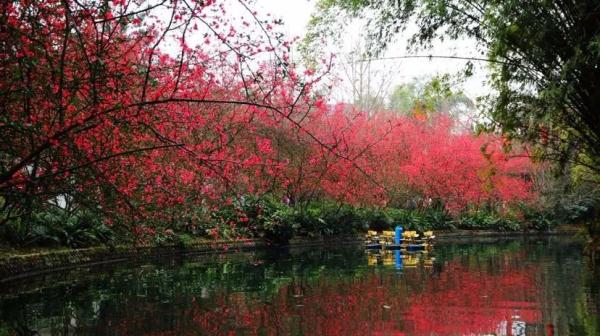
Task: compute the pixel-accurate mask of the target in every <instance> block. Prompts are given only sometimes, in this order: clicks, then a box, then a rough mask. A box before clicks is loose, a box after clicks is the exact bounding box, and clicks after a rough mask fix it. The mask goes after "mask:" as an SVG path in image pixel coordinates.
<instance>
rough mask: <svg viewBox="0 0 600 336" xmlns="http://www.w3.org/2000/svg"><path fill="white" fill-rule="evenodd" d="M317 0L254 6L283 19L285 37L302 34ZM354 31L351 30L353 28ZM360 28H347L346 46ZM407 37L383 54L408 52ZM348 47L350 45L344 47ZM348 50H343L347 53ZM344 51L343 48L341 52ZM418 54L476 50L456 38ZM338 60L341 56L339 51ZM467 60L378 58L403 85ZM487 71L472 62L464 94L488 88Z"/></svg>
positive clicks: (273, 0) (276, 0)
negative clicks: (471, 74) (384, 59)
mask: <svg viewBox="0 0 600 336" xmlns="http://www.w3.org/2000/svg"><path fill="white" fill-rule="evenodd" d="M315 3H316V0H257V1H256V6H255V7H256V9H257V10H258V11H259V12H261V13H265V14H266V13H271V14H272V15H273V16H274V17H279V18H281V19H283V21H284V26H283V30H284V31H286V32H287V34H288V36H290V37H293V36H299V37H303V36H304V33H305V31H306V25H307V23H308V20H309V18H310V15H311V13H312V12H313V10H314V6H315ZM352 30H354V31H352ZM359 31H360V27H358V29H349V33H348V35H347V37H346V38H345V40H344V45H345V46H351V45H354V44H355V43H356V41H358V40H359V39H360V36H359ZM406 37H407V36H398V42H399V43H396V44H395V45H392V46H391V47H390V48H389V50H388V51H387V53H386V55H385V56H388V57H389V56H400V55H407V52H406V43H405V41H406ZM347 49H349V48H347ZM347 51H348V50H346V52H347ZM342 52H344V51H342ZM419 54H421V55H455V56H475V57H477V56H479V57H481V55H478V54H477V53H476V51H475V45H474V43H473V42H470V41H458V42H457V41H455V42H445V43H439V44H438V45H436V46H435V47H434V49H433V50H431V51H425V52H421V53H419ZM338 59H339V60H341V59H343V57H342V55H341V54H340V55H339V57H338ZM465 62H466V61H462V60H449V59H432V60H429V59H402V60H393V61H389V60H388V61H378V62H377V63H378V64H381V66H386V71H387V72H389V73H390V75H391V76H393V78H392V83H393V84H402V83H407V82H410V81H411V79H413V78H415V77H431V76H433V75H436V74H443V73H456V72H457V71H460V70H462V69H464V65H465ZM487 74H488V72H487V70H486V68H485V64H482V63H481V62H479V64H477V62H476V64H475V69H474V76H473V77H471V78H470V79H469V80H468V81H467V82H466V83H465V84H464V86H463V91H464V92H465V94H466V95H467V96H469V97H470V98H472V99H474V98H476V97H478V96H482V95H485V94H487V93H488V92H489V90H490V88H489V87H488V86H487V85H485V83H484V82H485V79H486V76H487Z"/></svg>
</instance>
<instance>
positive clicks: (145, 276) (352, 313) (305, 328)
mask: <svg viewBox="0 0 600 336" xmlns="http://www.w3.org/2000/svg"><path fill="white" fill-rule="evenodd" d="M581 251H582V244H581V242H579V241H577V240H574V239H567V238H562V237H561V238H559V237H554V238H527V239H505V240H489V241H458V242H453V243H439V244H438V245H436V247H435V249H434V251H433V253H430V254H415V255H410V256H405V257H401V256H399V255H396V254H394V253H391V254H383V255H375V254H372V253H367V252H365V251H364V250H363V249H362V248H361V247H360V246H345V247H339V248H338V247H336V248H327V249H320V248H310V249H291V250H289V249H288V250H283V249H282V250H268V251H256V252H252V253H237V254H229V255H224V256H201V257H193V258H185V259H177V260H170V261H167V262H154V263H151V264H137V265H136V264H119V265H112V266H105V267H94V268H88V269H79V270H76V271H71V272H60V273H56V274H50V275H46V276H40V277H34V278H30V279H27V280H26V281H24V280H21V281H16V282H14V283H9V284H4V285H3V286H2V288H1V289H0V335H2V336H3V335H578V336H580V335H600V317H599V308H600V295H599V287H600V282H599V281H597V280H598V279H597V278H595V277H597V275H598V272H597V271H595V272H594V271H593V270H592V269H591V268H590V266H589V265H588V263H587V262H586V260H585V259H584V258H583V257H582V254H581Z"/></svg>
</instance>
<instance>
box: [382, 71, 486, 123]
mask: <svg viewBox="0 0 600 336" xmlns="http://www.w3.org/2000/svg"><path fill="white" fill-rule="evenodd" d="M457 86H458V84H457V83H455V82H454V81H453V80H452V77H451V76H450V75H448V74H444V75H437V76H434V77H432V78H415V79H413V80H412V81H410V82H408V83H406V84H400V85H397V86H396V87H394V89H393V90H392V91H391V93H390V95H389V98H388V106H387V107H388V109H389V110H392V111H396V112H397V113H402V114H416V113H428V114H429V113H445V114H448V115H450V116H451V117H452V118H453V119H454V120H456V121H457V123H459V124H461V125H460V126H461V128H465V129H470V128H471V125H472V124H471V122H472V120H473V113H474V111H475V103H474V102H473V101H472V100H471V99H470V98H469V97H467V96H466V95H465V94H464V93H463V92H462V91H461V90H457V89H456V87H457Z"/></svg>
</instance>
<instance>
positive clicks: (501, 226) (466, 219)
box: [458, 211, 524, 231]
mask: <svg viewBox="0 0 600 336" xmlns="http://www.w3.org/2000/svg"><path fill="white" fill-rule="evenodd" d="M458 227H459V228H461V229H467V230H496V231H518V230H522V229H523V228H524V227H523V223H522V222H519V221H517V220H514V219H512V218H509V217H503V216H499V215H498V214H496V213H494V212H491V211H473V212H466V213H463V214H462V215H461V216H460V217H459V219H458Z"/></svg>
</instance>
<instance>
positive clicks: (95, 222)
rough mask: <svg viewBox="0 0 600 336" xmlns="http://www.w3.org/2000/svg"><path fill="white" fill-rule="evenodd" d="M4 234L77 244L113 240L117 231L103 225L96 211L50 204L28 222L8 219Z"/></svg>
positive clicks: (38, 242)
mask: <svg viewBox="0 0 600 336" xmlns="http://www.w3.org/2000/svg"><path fill="white" fill-rule="evenodd" d="M2 236H3V237H4V239H5V240H7V241H10V242H12V243H16V244H21V245H28V246H32V245H35V246H68V247H73V248H78V247H89V246H96V245H102V244H110V243H112V241H113V238H114V231H113V230H111V229H110V228H109V227H107V226H106V225H104V224H103V223H102V221H101V219H100V217H99V215H98V214H96V213H92V212H90V211H78V212H75V213H69V212H68V211H66V210H64V209H61V208H59V207H50V208H48V209H46V210H44V211H39V212H36V213H34V214H33V216H32V218H31V220H30V222H28V223H27V225H25V224H23V223H22V222H21V221H13V222H9V223H7V224H6V225H5V226H4V227H3V232H2Z"/></svg>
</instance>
